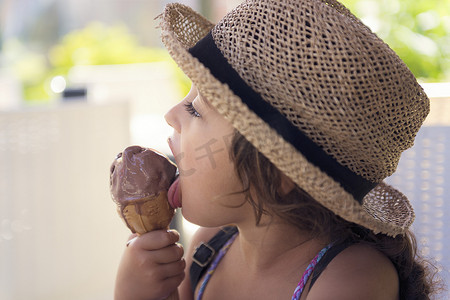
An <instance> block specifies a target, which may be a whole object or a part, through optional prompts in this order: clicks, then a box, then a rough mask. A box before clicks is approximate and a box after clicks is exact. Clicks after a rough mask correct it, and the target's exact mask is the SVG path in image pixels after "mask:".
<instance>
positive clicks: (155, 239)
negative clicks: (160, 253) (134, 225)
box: [132, 230, 180, 251]
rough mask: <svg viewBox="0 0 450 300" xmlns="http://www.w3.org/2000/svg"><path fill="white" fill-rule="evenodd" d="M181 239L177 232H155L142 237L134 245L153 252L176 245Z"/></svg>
mask: <svg viewBox="0 0 450 300" xmlns="http://www.w3.org/2000/svg"><path fill="white" fill-rule="evenodd" d="M179 239H180V234H179V233H178V232H177V231H175V230H155V231H150V232H147V233H144V234H142V235H140V236H139V238H137V239H136V240H135V241H133V243H132V244H133V245H134V246H135V247H139V248H142V249H144V250H149V251H151V250H158V249H162V248H165V247H167V246H169V245H172V244H175V243H176V242H178V240H179Z"/></svg>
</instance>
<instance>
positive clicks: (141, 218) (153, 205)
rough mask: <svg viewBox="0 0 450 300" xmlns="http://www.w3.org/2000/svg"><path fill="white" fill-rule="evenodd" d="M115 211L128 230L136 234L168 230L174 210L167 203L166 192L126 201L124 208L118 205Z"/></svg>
mask: <svg viewBox="0 0 450 300" xmlns="http://www.w3.org/2000/svg"><path fill="white" fill-rule="evenodd" d="M117 211H118V213H119V215H120V216H121V217H122V219H123V221H124V222H125V224H126V225H127V226H128V228H130V230H131V231H132V232H133V233H138V234H143V233H146V232H149V231H152V230H157V229H166V228H168V227H169V224H170V222H171V221H172V218H173V215H174V209H173V208H172V207H170V205H169V202H168V201H167V192H166V191H161V192H160V193H159V194H158V195H155V196H149V197H145V198H141V199H137V200H132V201H128V202H127V204H126V205H124V206H121V205H118V206H117Z"/></svg>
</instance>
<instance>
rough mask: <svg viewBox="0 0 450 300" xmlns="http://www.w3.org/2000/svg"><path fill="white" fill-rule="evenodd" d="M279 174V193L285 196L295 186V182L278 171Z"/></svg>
mask: <svg viewBox="0 0 450 300" xmlns="http://www.w3.org/2000/svg"><path fill="white" fill-rule="evenodd" d="M280 174H281V178H280V179H281V185H280V194H281V195H282V196H285V195H287V194H289V193H290V192H291V191H292V190H293V189H294V188H295V183H294V182H293V181H292V180H291V179H290V178H289V177H287V176H286V175H284V174H283V173H281V172H280Z"/></svg>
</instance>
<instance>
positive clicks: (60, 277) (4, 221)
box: [0, 101, 130, 300]
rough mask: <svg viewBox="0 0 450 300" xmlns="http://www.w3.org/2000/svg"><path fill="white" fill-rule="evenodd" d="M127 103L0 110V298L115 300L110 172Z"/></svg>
mask: <svg viewBox="0 0 450 300" xmlns="http://www.w3.org/2000/svg"><path fill="white" fill-rule="evenodd" d="M129 140H130V139H129V108H128V104H127V103H126V102H116V103H113V104H102V105H97V104H89V103H87V102H83V101H82V102H78V101H76V102H73V103H66V104H64V105H57V106H54V107H47V108H35V109H28V110H21V111H12V112H11V111H10V112H8V113H6V112H3V113H0V226H1V227H0V299H2V300H12V299H14V300H21V299H36V300H39V299H46V300H52V299H105V300H106V299H112V293H113V284H114V277H115V272H116V268H117V264H118V261H119V258H120V255H121V252H122V250H123V245H124V243H125V239H126V236H127V235H128V231H127V229H126V228H125V227H124V226H123V224H122V222H121V221H120V219H119V217H118V216H117V215H116V212H115V205H114V204H113V202H112V201H111V198H110V196H109V166H110V164H111V162H112V160H113V159H114V157H115V155H116V154H117V152H118V151H121V150H122V149H123V147H125V146H127V145H128V144H129Z"/></svg>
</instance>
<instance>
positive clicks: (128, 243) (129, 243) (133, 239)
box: [127, 236, 138, 247]
mask: <svg viewBox="0 0 450 300" xmlns="http://www.w3.org/2000/svg"><path fill="white" fill-rule="evenodd" d="M137 238H138V237H137V236H136V237H134V238H132V239H131V240H129V241H128V242H127V247H128V246H129V245H131V243H133V242H134V241H135V240H136V239H137Z"/></svg>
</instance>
